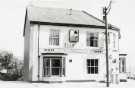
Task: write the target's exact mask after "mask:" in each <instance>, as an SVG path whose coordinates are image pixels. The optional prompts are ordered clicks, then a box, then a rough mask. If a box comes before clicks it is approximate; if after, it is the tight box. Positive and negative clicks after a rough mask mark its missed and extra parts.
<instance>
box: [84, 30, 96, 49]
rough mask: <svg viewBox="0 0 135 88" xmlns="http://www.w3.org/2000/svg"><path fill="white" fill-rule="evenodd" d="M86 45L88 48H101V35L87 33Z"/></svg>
mask: <svg viewBox="0 0 135 88" xmlns="http://www.w3.org/2000/svg"><path fill="white" fill-rule="evenodd" d="M86 44H87V46H88V47H99V33H98V32H87V38H86Z"/></svg>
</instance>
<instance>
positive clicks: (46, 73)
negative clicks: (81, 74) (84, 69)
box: [43, 56, 65, 77]
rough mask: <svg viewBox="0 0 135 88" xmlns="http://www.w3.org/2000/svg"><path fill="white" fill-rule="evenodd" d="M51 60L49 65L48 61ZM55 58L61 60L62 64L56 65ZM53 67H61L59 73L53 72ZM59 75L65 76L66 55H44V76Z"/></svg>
mask: <svg viewBox="0 0 135 88" xmlns="http://www.w3.org/2000/svg"><path fill="white" fill-rule="evenodd" d="M47 60H48V61H49V64H48V66H47V64H46V61H47ZM53 60H60V66H59V67H58V66H57V67H54V66H53V65H54V64H53V63H52V61H53ZM53 69H55V70H56V69H59V73H58V75H55V74H53ZM52 76H58V77H62V76H65V57H62V56H44V57H43V77H52Z"/></svg>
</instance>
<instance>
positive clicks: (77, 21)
mask: <svg viewBox="0 0 135 88" xmlns="http://www.w3.org/2000/svg"><path fill="white" fill-rule="evenodd" d="M27 19H28V20H29V22H30V23H36V24H37V23H40V24H45V25H58V26H74V27H90V28H102V29H105V23H104V21H103V20H100V19H98V18H96V17H94V16H93V15H91V14H89V13H87V12H86V11H81V10H73V9H64V8H49V7H37V6H33V5H30V6H28V7H27V9H26V15H25V23H24V33H25V27H26V20H27ZM108 27H109V29H112V30H116V31H118V32H119V33H120V29H119V28H116V27H115V26H113V25H111V24H108ZM24 33H23V35H25V34H24Z"/></svg>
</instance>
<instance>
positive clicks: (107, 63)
mask: <svg viewBox="0 0 135 88" xmlns="http://www.w3.org/2000/svg"><path fill="white" fill-rule="evenodd" d="M111 3H112V1H110V3H109V5H108V7H104V8H103V18H104V22H105V45H106V86H107V87H109V59H108V22H107V15H108V13H109V12H110V9H111Z"/></svg>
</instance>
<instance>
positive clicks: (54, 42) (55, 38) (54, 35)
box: [49, 29, 60, 46]
mask: <svg viewBox="0 0 135 88" xmlns="http://www.w3.org/2000/svg"><path fill="white" fill-rule="evenodd" d="M49 45H50V46H59V45H60V30H57V29H50V32H49Z"/></svg>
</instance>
